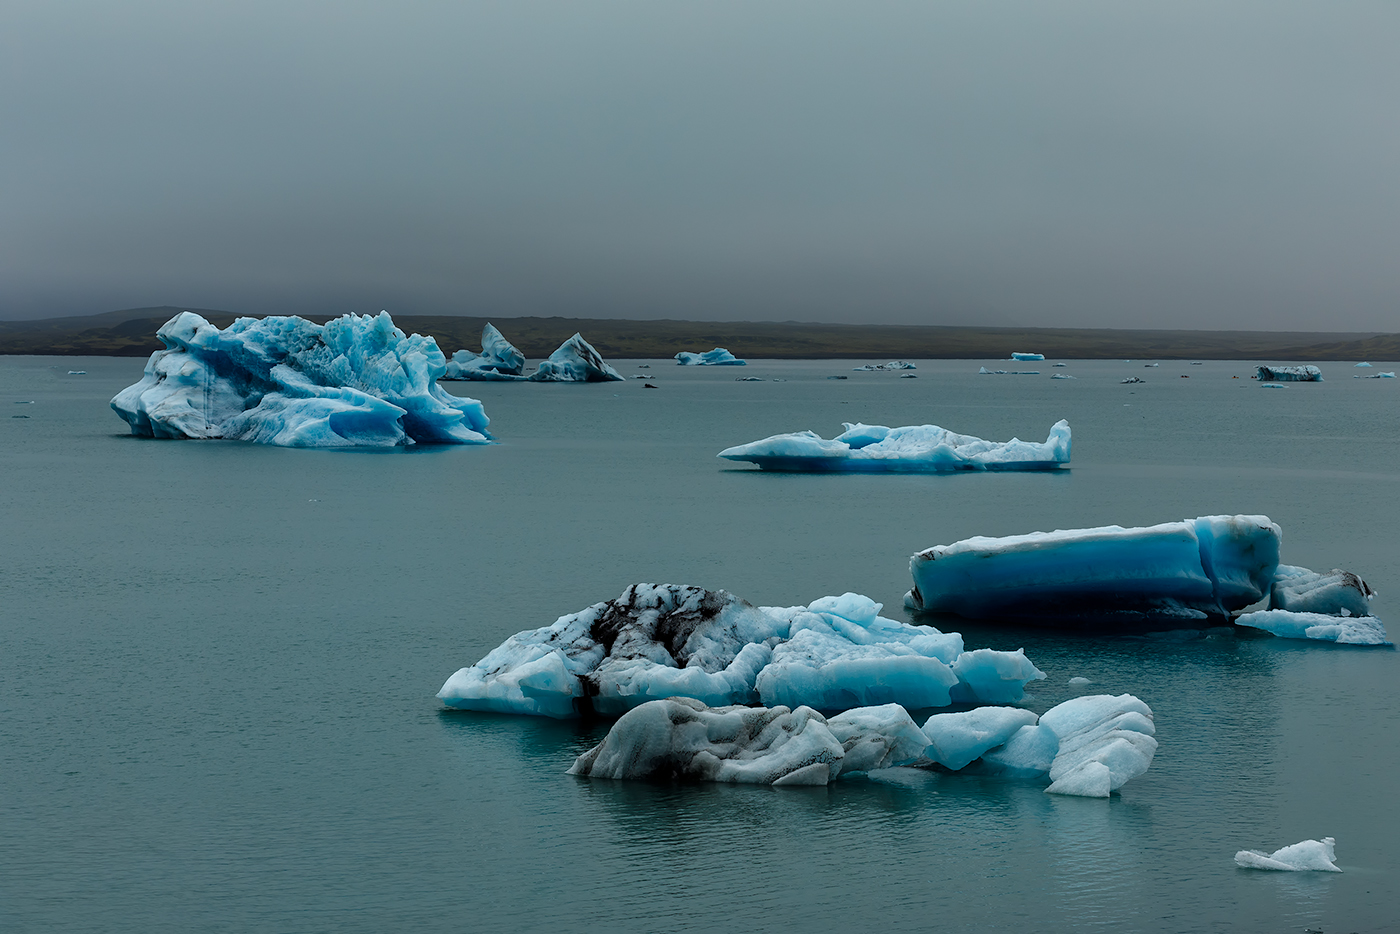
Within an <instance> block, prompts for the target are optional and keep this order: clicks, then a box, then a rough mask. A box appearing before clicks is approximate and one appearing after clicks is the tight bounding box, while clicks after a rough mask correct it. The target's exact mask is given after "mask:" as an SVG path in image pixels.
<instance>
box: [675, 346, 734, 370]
mask: <svg viewBox="0 0 1400 934" xmlns="http://www.w3.org/2000/svg"><path fill="white" fill-rule="evenodd" d="M676 362H677V363H679V364H680V365H681V366H746V365H747V364H748V361H747V360H740V359H739V358H738V357H736V356H734V355H733V354H732V353H730V352H729V351H727V350H725V349H724V348H723V347H716V348H715V349H714V350H707V351H705V352H704V353H689V352H687V351H684V350H682V351H681V352H680V353H678V354H676Z"/></svg>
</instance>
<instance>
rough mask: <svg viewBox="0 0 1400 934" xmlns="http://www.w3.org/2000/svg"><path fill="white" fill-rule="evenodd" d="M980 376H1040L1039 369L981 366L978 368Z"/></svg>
mask: <svg viewBox="0 0 1400 934" xmlns="http://www.w3.org/2000/svg"><path fill="white" fill-rule="evenodd" d="M977 375H978V376H1039V375H1040V371H1039V370H989V369H987V368H986V367H980V368H979V369H978V370H977Z"/></svg>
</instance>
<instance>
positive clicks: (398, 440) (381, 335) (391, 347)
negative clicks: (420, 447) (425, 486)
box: [112, 311, 490, 447]
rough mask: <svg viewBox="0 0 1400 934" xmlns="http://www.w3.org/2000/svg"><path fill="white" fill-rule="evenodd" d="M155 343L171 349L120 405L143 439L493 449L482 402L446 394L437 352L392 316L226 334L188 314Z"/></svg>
mask: <svg viewBox="0 0 1400 934" xmlns="http://www.w3.org/2000/svg"><path fill="white" fill-rule="evenodd" d="M156 336H157V337H159V338H160V339H161V341H162V342H163V343H164V344H165V347H166V349H165V350H157V351H156V352H155V353H153V354H151V358H150V360H149V361H147V363H146V370H145V375H144V376H143V377H142V379H141V381H140V382H138V383H135V384H134V385H131V386H128V387H127V388H126V389H123V390H122V391H121V392H119V393H117V395H116V396H115V397H114V398H113V399H112V408H113V409H114V410H115V411H116V413H117V414H118V415H120V416H121V417H122V418H123V419H125V420H126V422H127V424H129V425H130V426H131V433H132V434H134V435H144V436H146V437H154V438H228V439H234V440H240V441H257V442H261V443H264V444H276V445H283V446H286V447H360V446H368V447H387V446H394V445H404V444H414V443H429V444H485V443H487V442H489V441H490V435H488V434H487V432H486V426H487V424H488V422H489V419H487V417H486V413H485V411H484V410H483V409H482V406H481V403H480V402H478V401H477V400H475V399H466V398H460V397H457V396H452V395H449V394H448V393H447V392H445V391H444V390H442V389H441V388H439V387H438V386H437V384H436V381H437V380H438V379H439V378H440V377H441V376H442V375H443V374H444V372H445V371H446V361H445V359H444V358H443V355H442V351H441V350H439V349H438V346H437V343H436V342H434V340H433V339H432V338H431V337H422V336H420V335H418V334H414V335H413V336H412V337H405V336H404V333H403V331H401V330H399V329H398V328H396V327H395V326H394V322H393V319H391V318H390V317H389V315H388V313H387V312H381V313H380V314H379V315H377V316H375V317H370V316H368V315H365V316H360V315H353V314H351V315H345V316H344V317H341V318H336V319H334V320H332V321H329V322H327V323H326V324H324V325H320V324H313V323H312V322H310V321H307V320H306V319H304V318H298V317H282V316H276V317H267V318H262V319H257V318H239V319H238V320H236V321H234V322H233V324H231V325H229V326H228V327H227V328H224V329H223V330H220V329H219V328H216V327H215V326H214V325H212V324H210V323H209V322H208V321H206V320H205V319H204V318H202V317H200V316H199V315H197V314H195V313H193V312H189V311H185V312H181V313H180V314H178V315H176V316H175V317H173V318H171V319H170V320H169V321H167V322H166V323H165V324H164V325H162V326H161V328H160V330H159V331H157V332H156Z"/></svg>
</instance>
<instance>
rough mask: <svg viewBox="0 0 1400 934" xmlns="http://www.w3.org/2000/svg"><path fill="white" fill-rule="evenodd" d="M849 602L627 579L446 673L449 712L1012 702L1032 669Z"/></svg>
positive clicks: (1019, 656) (1016, 657)
mask: <svg viewBox="0 0 1400 934" xmlns="http://www.w3.org/2000/svg"><path fill="white" fill-rule="evenodd" d="M881 609H882V607H881V604H879V603H876V602H874V601H873V600H871V599H869V598H868V597H863V596H861V595H859V594H853V593H848V594H844V595H842V596H839V597H822V598H821V599H820V600H815V601H813V602H812V603H811V604H809V605H807V606H795V607H755V606H753V605H751V604H749V603H747V602H745V601H743V600H740V599H739V598H737V597H735V596H733V595H731V594H729V593H726V592H725V591H722V590H719V591H711V590H705V589H703V588H700V587H691V586H684V585H679V584H659V585H658V584H633V585H632V586H630V587H628V588H627V589H626V590H625V591H623V593H622V595H621V596H620V597H618V598H617V599H616V600H609V601H607V602H605V603H597V604H594V605H593V606H591V607H589V608H587V609H586V610H582V611H580V612H578V613H573V614H570V615H568V616H562V617H560V618H559V619H558V620H557V621H556V622H555V623H554V624H553V625H551V626H545V627H543V628H541V629H534V630H526V631H524V632H519V633H516V634H515V635H513V636H511V637H510V638H509V639H507V640H506V641H505V642H503V643H502V644H501V645H500V646H498V647H497V648H496V649H494V650H493V651H491V652H490V653H489V654H487V655H486V657H485V658H483V659H481V661H479V662H477V663H476V664H475V665H473V666H471V667H469V668H462V669H461V670H459V671H457V672H456V673H455V674H453V675H452V676H451V677H450V678H448V679H447V682H446V683H445V684H444V685H443V686H442V690H441V691H439V692H438V697H440V698H441V699H442V701H443V702H444V703H446V704H447V705H449V706H451V707H458V708H462V709H465V710H486V711H495V712H498V713H520V714H535V715H539V716H546V717H555V718H560V719H564V718H571V717H577V716H581V715H590V714H599V715H602V716H608V717H616V716H620V715H622V714H623V713H626V712H627V711H628V710H630V709H632V708H634V707H637V706H639V705H640V704H643V703H645V702H647V701H651V700H660V699H664V698H668V697H674V696H683V697H691V698H694V699H696V700H698V701H701V702H702V703H705V704H707V705H709V706H711V707H724V706H728V705H732V704H755V703H762V704H764V705H767V706H774V705H783V706H786V707H790V708H796V707H799V706H804V705H805V706H807V707H812V708H815V709H817V710H845V709H849V708H852V707H862V706H868V705H876V704H890V703H895V704H900V705H902V706H904V707H909V708H927V707H947V706H949V705H950V704H953V703H985V704H1007V703H1016V702H1017V701H1019V700H1021V699H1022V697H1023V696H1024V688H1025V685H1026V684H1027V682H1029V681H1032V680H1036V679H1039V678H1044V677H1045V675H1044V673H1043V672H1041V671H1040V670H1039V669H1037V668H1036V667H1035V665H1033V664H1031V662H1030V660H1029V659H1027V658H1026V656H1025V654H1024V653H1023V652H1022V651H1020V650H1017V651H1015V652H1002V651H996V650H993V649H975V650H972V651H964V648H963V640H962V636H960V635H959V634H957V633H944V632H940V631H939V630H937V629H934V628H933V627H931V626H910V625H908V624H905V623H901V622H897V621H895V620H891V619H885V618H883V617H881V616H880V615H879V614H880V610H881Z"/></svg>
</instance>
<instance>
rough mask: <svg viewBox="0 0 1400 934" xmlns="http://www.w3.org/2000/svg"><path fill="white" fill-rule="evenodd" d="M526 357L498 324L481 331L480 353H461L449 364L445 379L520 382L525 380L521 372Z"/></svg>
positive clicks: (464, 351) (458, 352)
mask: <svg viewBox="0 0 1400 934" xmlns="http://www.w3.org/2000/svg"><path fill="white" fill-rule="evenodd" d="M524 366H525V355H524V354H523V353H521V352H520V351H519V350H516V349H515V345H514V344H512V343H511V342H510V341H508V340H506V339H505V337H504V336H502V334H501V332H500V331H498V330H496V327H495V325H492V324H487V325H486V327H484V328H482V329H481V353H479V354H477V353H472V352H471V351H470V350H459V351H457V352H456V353H454V354H453V355H452V359H451V360H448V361H447V372H446V373H445V374H444V375H443V377H442V378H443V379H471V380H517V379H524V378H525V377H524V376H522V375H521V371H522V370H523V368H524Z"/></svg>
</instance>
